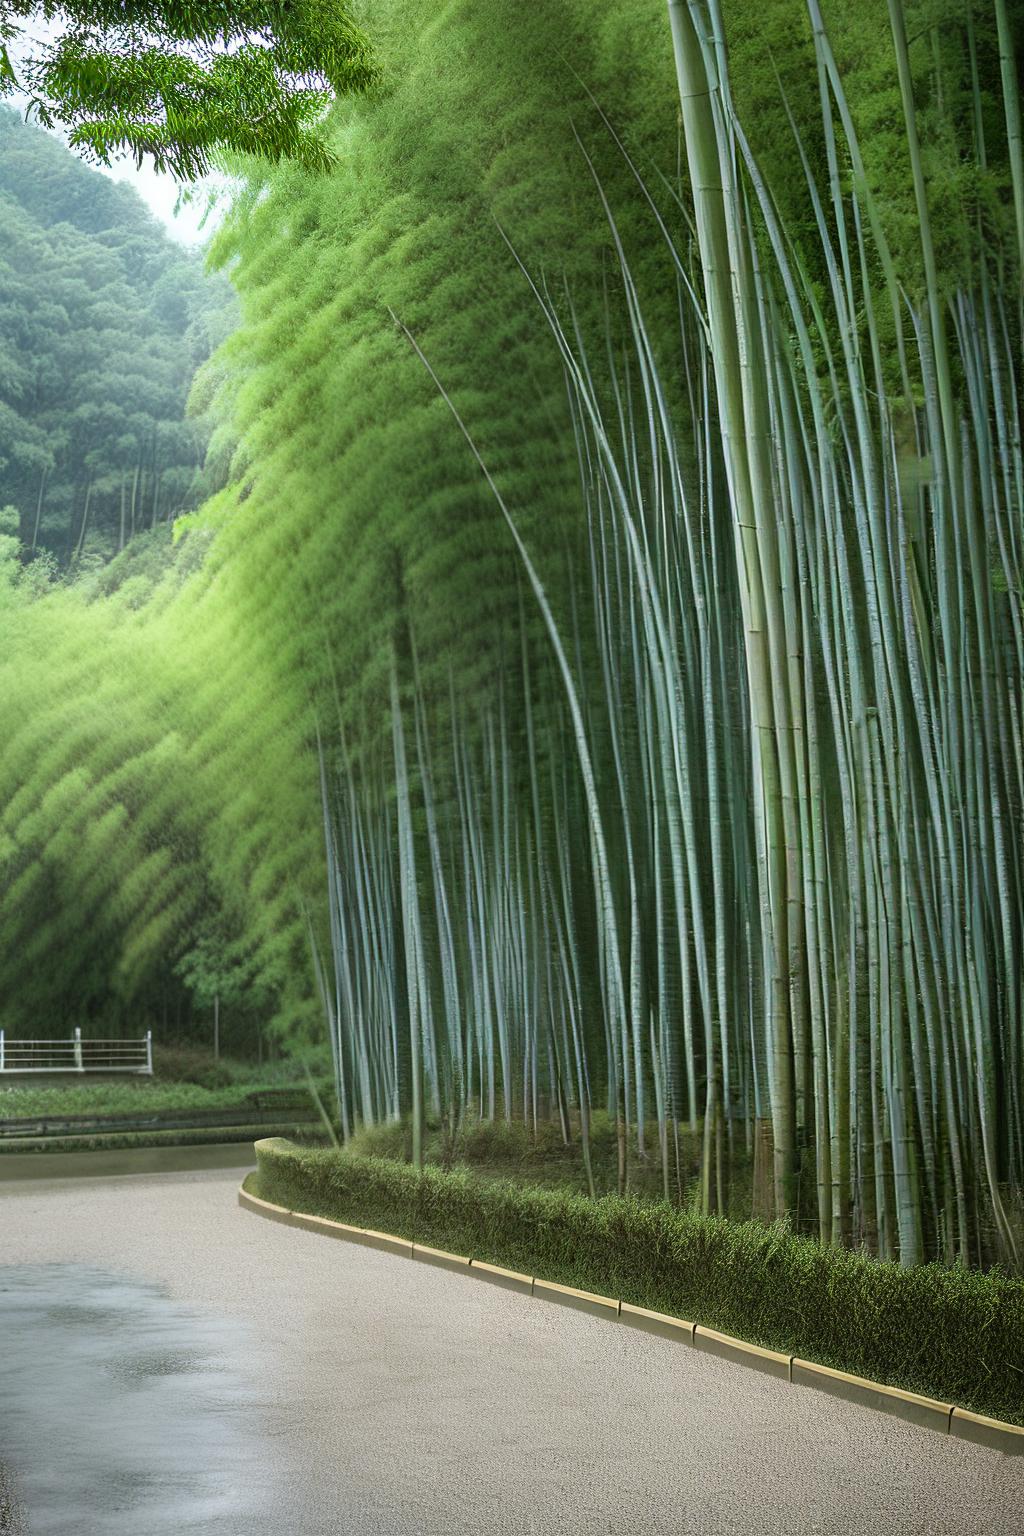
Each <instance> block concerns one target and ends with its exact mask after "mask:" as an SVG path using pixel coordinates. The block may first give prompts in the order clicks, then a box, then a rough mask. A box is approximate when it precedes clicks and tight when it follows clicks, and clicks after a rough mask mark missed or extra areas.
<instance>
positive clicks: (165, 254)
mask: <svg viewBox="0 0 1024 1536" xmlns="http://www.w3.org/2000/svg"><path fill="white" fill-rule="evenodd" d="M0 222H2V226H3V233H4V240H3V247H2V251H0V328H2V334H3V341H2V347H3V353H2V357H3V366H2V370H0V487H2V492H0V499H2V501H5V502H7V503H8V504H11V505H13V506H15V507H16V508H17V509H18V512H19V515H20V534H21V540H22V543H23V544H24V545H25V548H26V549H27V550H28V551H29V552H30V553H32V554H36V553H43V552H45V553H48V554H49V555H51V556H52V557H53V558H54V559H55V560H56V561H57V562H58V564H59V565H61V566H67V565H69V564H72V563H74V564H75V565H76V567H77V568H81V567H83V566H89V565H95V564H96V563H97V562H99V561H105V560H108V559H109V558H110V557H111V556H112V555H114V554H116V553H117V552H118V551H119V550H122V549H123V548H124V547H125V545H126V543H128V541H129V540H130V539H131V538H132V537H133V536H134V535H135V533H136V532H138V531H139V530H142V529H153V528H156V527H157V526H158V525H159V524H163V523H166V522H167V521H168V520H170V519H173V518H174V517H176V516H178V515H179V514H180V513H182V512H184V511H188V510H191V509H192V508H193V507H195V505H196V504H197V500H198V499H199V498H201V497H202V495H204V494H205V493H206V490H207V489H208V487H207V486H206V485H205V483H204V481H203V477H202V473H201V466H202V463H203V459H204V457H205V450H206V438H207V433H206V431H205V430H204V428H203V426H202V423H201V422H200V421H198V420H193V421H187V420H186V419H185V401H186V397H187V395H188V391H189V388H190V386H191V383H192V376H193V374H194V373H195V370H196V368H197V367H198V366H199V364H200V363H202V362H203V361H205V359H206V358H207V357H208V356H209V354H210V352H211V351H212V350H213V348H214V347H215V346H216V345H217V344H219V343H220V342H221V341H222V340H223V339H224V337H225V336H226V335H227V332H228V331H229V330H230V328H231V326H232V325H233V323H234V319H235V315H234V304H233V300H232V295H231V290H230V288H229V286H228V284H227V283H225V282H216V281H211V279H210V278H209V277H208V276H206V275H205V274H204V272H203V268H202V262H201V259H200V258H199V257H198V256H197V255H195V254H192V253H187V252H186V251H184V250H183V249H182V248H181V247H180V246H177V245H176V244H175V243H174V241H173V240H171V239H169V238H168V236H167V234H166V233H165V231H164V230H163V229H162V228H161V227H160V226H159V225H158V224H157V223H156V221H155V220H154V219H153V217H152V215H151V214H150V213H149V212H148V210H147V209H146V207H145V206H144V204H143V203H142V202H141V200H140V199H139V198H138V197H137V196H136V195H135V194H134V193H133V192H131V191H130V190H129V189H127V188H126V187H124V186H123V185H120V184H118V183H115V182H111V181H109V180H107V178H106V177H101V176H97V175H95V174H92V173H90V172H89V171H88V170H86V169H85V167H84V166H82V165H80V164H79V163H78V161H77V160H76V159H75V158H74V156H72V155H70V154H68V152H67V150H65V149H64V148H63V146H62V145H60V144H59V143H58V142H57V141H56V140H55V139H54V138H53V137H52V136H51V135H49V134H47V133H44V132H42V131H41V130H40V129H39V128H35V127H30V126H27V125H26V124H24V123H22V122H21V121H20V120H19V119H18V118H17V117H16V116H15V115H14V113H12V112H10V111H8V110H6V109H2V110H0Z"/></svg>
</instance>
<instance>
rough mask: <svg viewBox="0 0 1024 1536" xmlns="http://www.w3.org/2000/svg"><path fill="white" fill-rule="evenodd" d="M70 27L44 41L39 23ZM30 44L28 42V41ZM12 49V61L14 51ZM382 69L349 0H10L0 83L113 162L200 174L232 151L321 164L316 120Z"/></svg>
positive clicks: (1, 25)
mask: <svg viewBox="0 0 1024 1536" xmlns="http://www.w3.org/2000/svg"><path fill="white" fill-rule="evenodd" d="M33 20H42V21H44V22H46V23H47V24H49V25H50V26H51V27H53V26H54V25H55V24H56V25H58V26H59V27H60V28H61V30H60V31H59V32H57V33H56V35H51V36H50V37H49V38H48V39H47V40H46V41H45V42H44V43H43V44H42V45H40V43H39V40H38V38H37V36H35V35H34V34H33V32H32V29H31V27H29V28H28V30H27V35H26V33H25V31H24V30H23V29H24V24H25V23H26V22H32V21H33ZM19 45H20V46H19ZM12 55H13V59H14V62H12ZM374 75H375V70H374V66H373V62H372V60H371V57H370V54H369V50H368V46H367V43H366V40H365V39H364V37H363V35H362V34H361V33H360V31H359V29H358V28H357V27H356V26H355V25H354V23H353V21H352V17H351V14H350V12H349V8H348V6H347V5H345V4H343V3H342V0H5V3H4V5H3V7H2V8H0V95H3V94H10V93H11V92H12V91H17V90H22V91H25V92H27V93H28V95H29V99H30V102H31V105H32V107H33V108H34V109H35V111H36V112H37V114H38V116H39V118H40V120H41V121H42V122H43V123H45V124H46V126H47V127H51V128H52V127H56V126H61V127H63V128H67V129H70V142H71V143H72V144H73V145H74V146H75V147H76V148H80V149H82V150H84V151H85V152H87V153H88V154H90V155H91V156H92V157H93V158H95V159H97V160H99V161H101V162H103V163H105V164H109V163H110V160H111V159H112V158H114V157H116V156H118V155H119V154H124V153H126V152H130V153H131V154H133V155H134V157H135V159H136V162H137V163H141V162H142V161H143V160H144V159H146V158H149V159H150V160H151V161H152V162H153V164H154V165H155V166H156V168H157V169H158V170H168V171H171V172H172V173H174V174H175V175H177V176H181V177H194V176H198V175H201V174H202V173H203V172H204V171H205V170H207V169H208V168H209V164H210V156H211V153H213V152H215V151H217V150H224V149H230V150H234V151H236V152H243V153H245V154H249V155H258V156H262V157H264V158H266V159H268V160H280V159H282V158H289V159H294V160H296V161H298V162H299V163H300V164H302V165H305V166H307V167H310V168H313V169H317V170H322V169H323V168H324V167H325V166H327V165H329V164H330V163H331V154H330V151H329V150H328V148H327V145H326V144H325V143H324V141H323V139H322V138H321V136H320V135H319V134H318V133H317V132H316V126H315V125H316V121H317V118H318V117H319V116H320V115H321V113H322V111H323V109H324V107H325V106H326V104H327V102H328V101H329V100H330V97H331V93H332V92H344V91H350V90H362V89H364V88H365V87H366V86H367V85H368V84H369V83H370V82H371V81H372V80H373V79H374Z"/></svg>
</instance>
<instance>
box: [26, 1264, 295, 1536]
mask: <svg viewBox="0 0 1024 1536" xmlns="http://www.w3.org/2000/svg"><path fill="white" fill-rule="evenodd" d="M251 1342H252V1341H251V1340H250V1339H249V1338H248V1336H247V1331H246V1329H245V1328H244V1326H243V1325H242V1324H240V1323H238V1322H237V1321H235V1320H232V1319H228V1318H223V1317H218V1316H215V1315H212V1314H209V1313H202V1312H199V1311H197V1310H195V1309H189V1308H187V1307H185V1306H182V1305H181V1304H180V1303H177V1302H173V1301H171V1300H169V1299H168V1297H167V1296H166V1295H165V1294H164V1293H163V1292H162V1291H161V1290H160V1288H159V1287H157V1286H155V1285H153V1284H151V1283H149V1282H146V1281H140V1280H136V1279H133V1278H131V1277H130V1276H126V1275H119V1274H116V1273H110V1272H106V1271H103V1270H100V1269H92V1268H86V1267H83V1266H80V1265H71V1264H68V1265H65V1264H49V1265H38V1266H26V1267H22V1268H11V1269H4V1268H0V1536H72V1533H73V1536H101V1533H102V1536H165V1533H166V1536H170V1533H172V1532H173V1533H174V1536H184V1533H187V1532H191V1531H203V1532H212V1531H216V1532H217V1533H218V1536H235V1533H238V1536H241V1533H243V1532H244V1533H246V1536H250V1533H252V1532H254V1531H258V1530H259V1528H260V1522H259V1518H258V1511H259V1509H260V1507H261V1506H263V1507H266V1504H267V1502H268V1495H269V1493H270V1488H269V1485H268V1479H269V1474H268V1472H267V1470H266V1461H265V1458H264V1459H261V1458H260V1456H259V1455H258V1454H257V1455H254V1454H253V1447H254V1446H257V1445H258V1444H259V1439H260V1434H261V1424H260V1405H259V1401H258V1397H257V1393H256V1388H255V1380H254V1375H253V1355H252V1350H251V1347H250V1346H251Z"/></svg>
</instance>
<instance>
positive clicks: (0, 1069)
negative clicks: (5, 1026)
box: [0, 1029, 4, 1072]
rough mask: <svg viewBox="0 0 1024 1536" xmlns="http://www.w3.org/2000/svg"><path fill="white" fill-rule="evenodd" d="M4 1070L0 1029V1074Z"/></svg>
mask: <svg viewBox="0 0 1024 1536" xmlns="http://www.w3.org/2000/svg"><path fill="white" fill-rule="evenodd" d="M3 1069H4V1032H3V1030H2V1029H0V1072H2V1071H3Z"/></svg>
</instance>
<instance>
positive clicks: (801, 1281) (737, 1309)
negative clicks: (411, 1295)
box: [255, 1140, 1024, 1423]
mask: <svg viewBox="0 0 1024 1536" xmlns="http://www.w3.org/2000/svg"><path fill="white" fill-rule="evenodd" d="M257 1158H258V1163H259V1170H258V1177H257V1179H256V1181H255V1193H257V1194H259V1195H260V1196H262V1198H264V1199H266V1200H270V1201H272V1202H274V1203H275V1204H279V1205H284V1206H287V1207H289V1209H293V1210H300V1211H306V1212H309V1213H311V1214H314V1215H321V1216H328V1217H331V1218H333V1219H335V1220H340V1221H346V1222H350V1223H352V1224H353V1225H355V1226H362V1227H372V1228H376V1229H378V1230H381V1231H385V1232H392V1233H394V1234H396V1235H398V1236H401V1237H406V1238H410V1239H412V1240H414V1241H418V1242H423V1243H426V1244H429V1245H431V1246H434V1247H438V1248H447V1249H449V1250H451V1251H453V1252H455V1253H461V1254H466V1255H469V1256H471V1257H475V1258H480V1259H484V1260H487V1261H488V1262H491V1263H495V1264H502V1265H505V1266H507V1267H508V1268H511V1269H516V1270H520V1271H522V1272H524V1273H527V1274H534V1275H538V1276H540V1277H542V1278H544V1279H548V1280H555V1281H559V1282H562V1283H563V1284H568V1285H574V1286H578V1287H580V1288H581V1289H584V1290H590V1291H596V1292H599V1293H601V1294H604V1295H610V1296H615V1297H620V1298H621V1299H622V1300H624V1301H629V1302H633V1303H635V1304H637V1305H640V1306H645V1307H652V1308H654V1309H655V1310H657V1311H660V1312H666V1313H669V1314H671V1315H673V1316H677V1317H684V1318H687V1319H689V1320H691V1321H694V1322H697V1323H700V1324H703V1325H705V1326H707V1327H712V1328H718V1329H721V1330H722V1331H724V1332H726V1333H730V1334H733V1335H734V1336H736V1337H738V1338H743V1339H747V1340H749V1341H750V1342H751V1343H754V1344H760V1345H764V1346H766V1347H768V1348H771V1349H779V1350H783V1351H785V1352H787V1353H792V1354H798V1355H801V1356H802V1357H803V1358H805V1359H809V1360H816V1361H819V1362H821V1363H822V1364H824V1365H830V1366H834V1367H836V1368H838V1369H840V1370H846V1371H852V1372H853V1373H854V1374H856V1375H859V1376H866V1377H868V1378H870V1379H871V1380H874V1381H881V1382H885V1383H888V1384H889V1385H892V1386H898V1387H904V1388H907V1389H909V1390H911V1391H916V1392H922V1393H925V1394H927V1395H929V1396H932V1397H937V1398H939V1399H940V1400H942V1401H944V1402H952V1403H956V1404H958V1405H960V1406H961V1407H965V1408H970V1409H973V1410H974V1411H976V1412H979V1413H986V1414H990V1415H993V1416H994V1417H997V1418H1002V1419H1008V1420H1010V1421H1012V1422H1014V1423H1024V1281H1021V1280H1015V1279H1010V1278H1008V1277H1006V1276H1003V1275H1001V1274H999V1273H998V1272H995V1271H991V1272H989V1273H987V1274H985V1273H981V1272H980V1271H975V1270H967V1269H959V1268H958V1269H945V1268H943V1267H941V1266H939V1265H937V1264H928V1265H921V1266H918V1267H917V1268H914V1269H900V1268H899V1267H898V1266H897V1265H895V1264H883V1263H879V1262H878V1261H876V1260H873V1259H869V1258H867V1257H864V1256H862V1255H859V1254H854V1253H849V1252H846V1251H843V1250H840V1249H835V1248H823V1247H821V1246H819V1245H818V1244H817V1243H815V1242H814V1241H812V1240H811V1239H809V1238H804V1237H798V1236H794V1235H793V1234H791V1233H790V1232H788V1231H787V1230H785V1229H783V1228H781V1227H778V1226H774V1227H768V1226H763V1225H761V1224H759V1223H755V1222H735V1221H729V1220H726V1219H724V1218H721V1217H701V1216H698V1215H695V1214H694V1213H692V1212H690V1211H686V1210H680V1209H677V1208H674V1207H671V1206H669V1205H665V1204H659V1203H656V1202H654V1201H652V1200H641V1199H637V1198H635V1197H632V1198H625V1199H621V1198H619V1197H617V1196H614V1195H606V1196H604V1197H602V1198H600V1199H597V1200H590V1199H588V1198H586V1197H584V1196H581V1195H579V1194H576V1193H573V1192H571V1191H568V1190H565V1189H560V1188H540V1187H536V1186H533V1185H528V1184H523V1183H520V1182H515V1181H513V1180H510V1179H496V1178H493V1177H480V1176H479V1175H476V1174H474V1173H471V1172H469V1171H468V1170H466V1169H465V1168H463V1169H457V1170H453V1171H451V1172H446V1171H444V1170H442V1169H440V1168H436V1167H428V1168H426V1169H424V1171H423V1172H422V1173H417V1172H416V1171H415V1170H414V1169H413V1168H411V1167H409V1166H407V1165H405V1164H403V1163H400V1162H397V1161H395V1160H393V1159H386V1158H381V1157H368V1156H364V1155H359V1154H356V1153H353V1152H351V1151H345V1152H337V1151H334V1150H331V1149H311V1148H298V1147H296V1146H294V1145H292V1144H291V1143H289V1142H286V1141H281V1140H275V1141H270V1142H264V1143H262V1144H260V1145H259V1146H258V1149H257Z"/></svg>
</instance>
